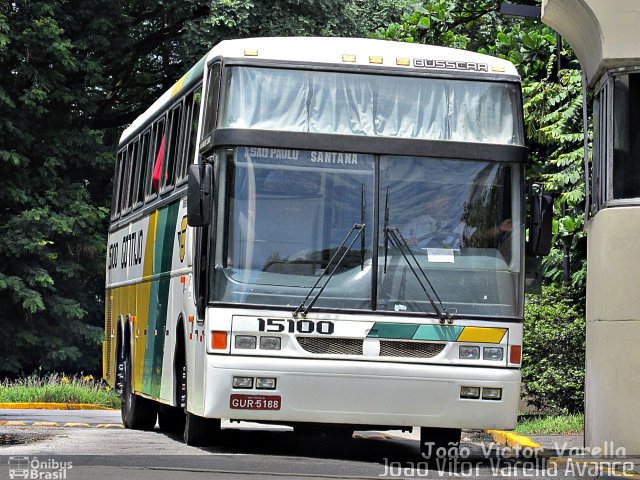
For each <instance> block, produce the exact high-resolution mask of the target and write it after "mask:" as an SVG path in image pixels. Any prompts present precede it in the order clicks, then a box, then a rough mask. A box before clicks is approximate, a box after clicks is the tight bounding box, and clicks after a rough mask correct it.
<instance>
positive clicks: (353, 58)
mask: <svg viewBox="0 0 640 480" xmlns="http://www.w3.org/2000/svg"><path fill="white" fill-rule="evenodd" d="M342 61H343V62H351V63H353V62H355V61H356V56H355V55H351V54H349V53H343V54H342Z"/></svg>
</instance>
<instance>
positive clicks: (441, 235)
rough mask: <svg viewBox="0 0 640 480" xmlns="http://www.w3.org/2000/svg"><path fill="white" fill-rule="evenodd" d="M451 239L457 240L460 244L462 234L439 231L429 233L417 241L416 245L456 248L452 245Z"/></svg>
mask: <svg viewBox="0 0 640 480" xmlns="http://www.w3.org/2000/svg"><path fill="white" fill-rule="evenodd" d="M451 239H455V241H457V242H458V243H459V242H460V241H461V236H460V232H451V231H438V232H432V233H428V234H427V235H423V236H421V237H419V238H418V239H417V243H416V245H419V246H423V247H427V246H429V247H431V246H432V247H435V248H437V247H448V248H454V247H453V246H452V245H451V242H450V241H451Z"/></svg>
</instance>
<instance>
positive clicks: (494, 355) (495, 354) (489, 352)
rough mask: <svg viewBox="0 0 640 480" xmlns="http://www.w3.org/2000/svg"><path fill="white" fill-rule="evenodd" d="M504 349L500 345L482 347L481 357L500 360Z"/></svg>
mask: <svg viewBox="0 0 640 480" xmlns="http://www.w3.org/2000/svg"><path fill="white" fill-rule="evenodd" d="M503 355H504V349H503V348H502V347H484V348H483V349H482V358H483V359H484V360H494V361H496V360H502V357H503Z"/></svg>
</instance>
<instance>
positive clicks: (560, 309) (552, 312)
mask: <svg viewBox="0 0 640 480" xmlns="http://www.w3.org/2000/svg"><path fill="white" fill-rule="evenodd" d="M569 294H570V292H569V291H567V290H565V289H562V288H557V287H554V286H547V287H543V289H542V294H541V295H531V296H529V297H528V298H527V303H526V306H525V324H524V342H523V343H524V351H523V354H522V383H523V389H524V395H525V398H526V399H527V401H528V402H529V404H531V405H533V406H534V407H536V408H537V409H538V410H539V411H541V412H543V413H549V414H565V413H577V412H582V411H583V408H584V375H585V373H584V368H585V367H584V365H585V341H586V324H585V320H584V312H583V311H582V310H580V309H578V308H576V306H575V302H574V301H573V300H572V299H571V298H570V297H569V296H568V295H569Z"/></svg>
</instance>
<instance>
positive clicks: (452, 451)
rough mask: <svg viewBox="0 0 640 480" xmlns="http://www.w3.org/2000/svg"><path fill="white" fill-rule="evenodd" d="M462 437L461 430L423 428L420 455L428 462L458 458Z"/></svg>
mask: <svg viewBox="0 0 640 480" xmlns="http://www.w3.org/2000/svg"><path fill="white" fill-rule="evenodd" d="M461 435H462V429H460V428H434V427H421V428H420V454H421V455H422V457H423V458H425V459H427V460H431V459H435V458H445V459H451V458H455V457H457V456H458V450H459V448H460V438H461Z"/></svg>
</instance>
